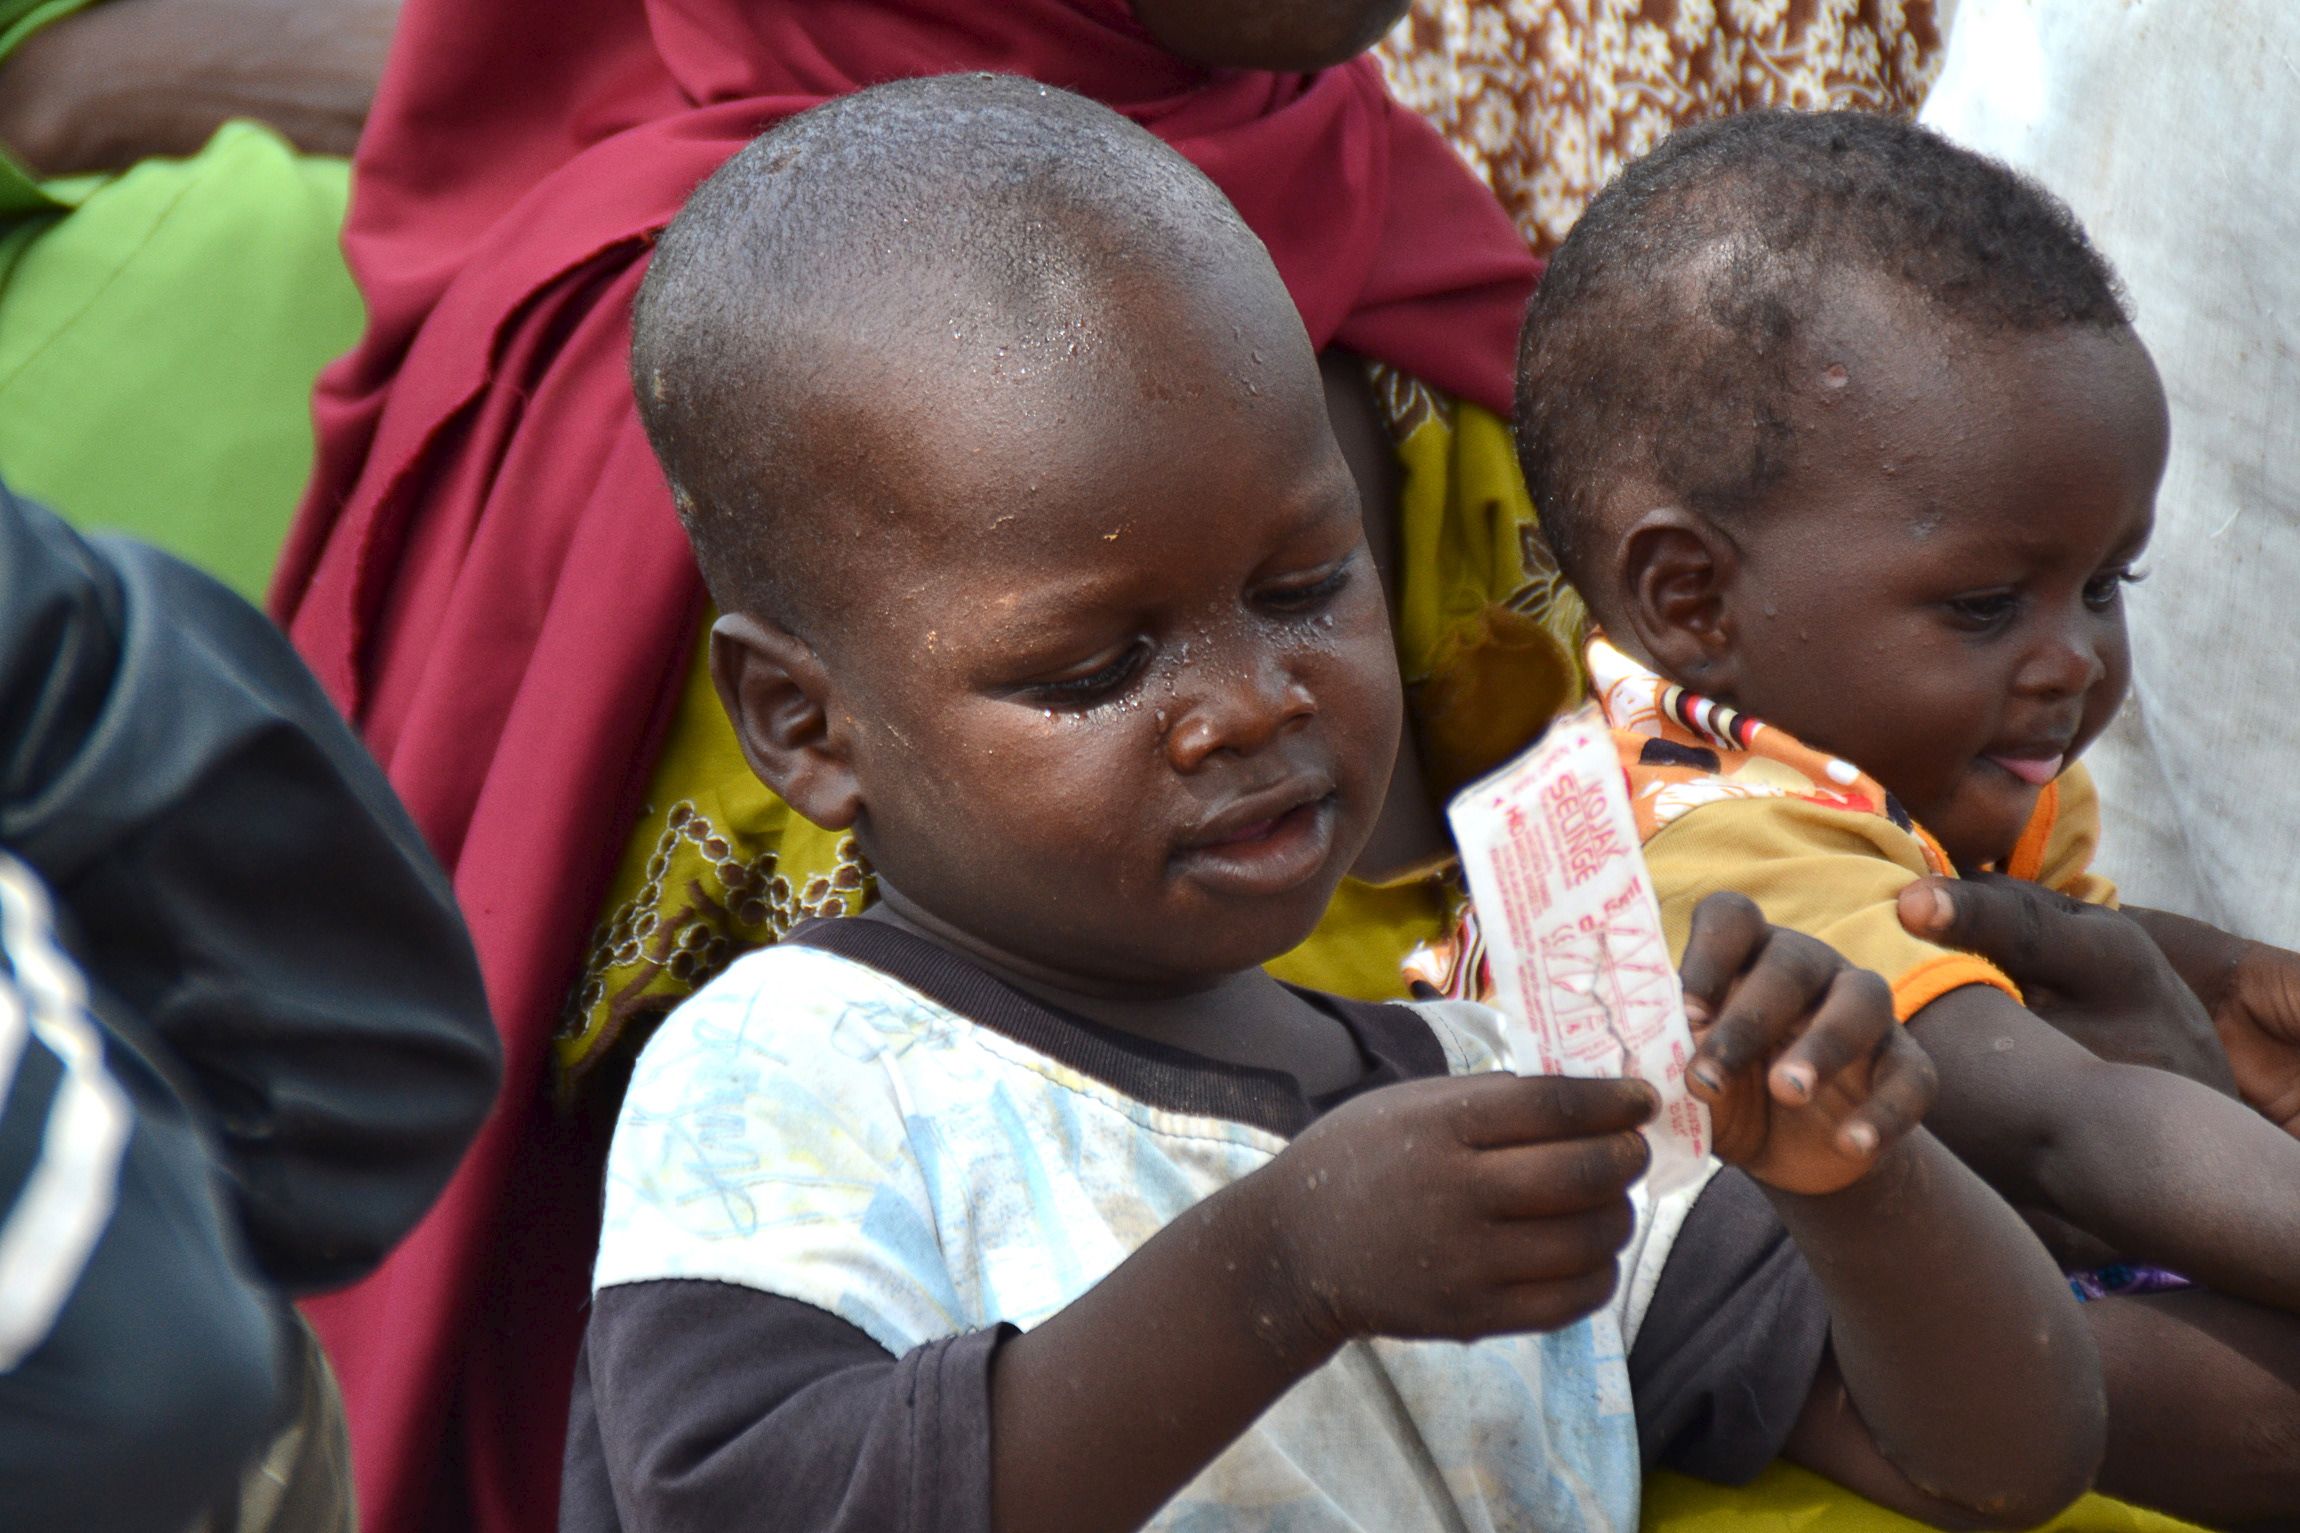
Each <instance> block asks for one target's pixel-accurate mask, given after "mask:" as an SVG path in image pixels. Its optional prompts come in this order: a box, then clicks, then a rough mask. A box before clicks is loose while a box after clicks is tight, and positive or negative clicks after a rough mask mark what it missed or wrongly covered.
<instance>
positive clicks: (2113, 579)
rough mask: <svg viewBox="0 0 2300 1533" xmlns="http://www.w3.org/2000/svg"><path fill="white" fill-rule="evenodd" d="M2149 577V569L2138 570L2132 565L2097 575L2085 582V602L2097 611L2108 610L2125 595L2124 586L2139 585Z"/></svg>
mask: <svg viewBox="0 0 2300 1533" xmlns="http://www.w3.org/2000/svg"><path fill="white" fill-rule="evenodd" d="M2147 578H2148V571H2146V570H2136V569H2134V568H2133V567H2132V566H2131V565H2129V564H2128V565H2125V566H2123V567H2122V568H2119V569H2113V570H2108V571H2105V572H2103V573H2101V574H2098V575H2095V576H2093V577H2092V579H2091V580H2090V581H2088V582H2086V584H2085V588H2084V604H2085V605H2086V606H2088V607H2090V608H2092V610H2093V611H2095V612H2106V611H2108V610H2109V609H2110V608H2111V607H2114V606H2115V605H2116V604H2117V603H2118V602H2119V601H2121V600H2122V599H2123V597H2124V588H2125V587H2126V586H2129V585H2138V584H2139V583H2140V582H2141V581H2143V580H2146V579H2147Z"/></svg>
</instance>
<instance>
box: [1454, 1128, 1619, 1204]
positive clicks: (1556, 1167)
mask: <svg viewBox="0 0 2300 1533" xmlns="http://www.w3.org/2000/svg"><path fill="white" fill-rule="evenodd" d="M1652 1153H1653V1152H1652V1150H1651V1148H1650V1147H1649V1146H1648V1145H1647V1144H1646V1142H1645V1136H1644V1135H1643V1134H1639V1133H1636V1132H1634V1131H1632V1132H1629V1133H1620V1134H1607V1135H1606V1136H1604V1137H1603V1138H1601V1139H1577V1140H1570V1141H1567V1142H1564V1143H1560V1144H1521V1145H1512V1146H1510V1147H1508V1148H1506V1149H1498V1150H1488V1151H1487V1152H1486V1153H1485V1154H1484V1155H1482V1156H1480V1157H1479V1160H1478V1165H1477V1173H1476V1174H1477V1181H1476V1183H1475V1186H1474V1189H1473V1192H1472V1198H1473V1201H1474V1206H1475V1207H1476V1208H1477V1210H1478V1211H1479V1212H1480V1213H1482V1214H1484V1215H1485V1216H1486V1217H1488V1218H1490V1219H1509V1220H1517V1219H1557V1218H1564V1217H1567V1216H1569V1215H1574V1214H1582V1213H1586V1212H1588V1211H1589V1210H1591V1209H1598V1208H1604V1207H1606V1206H1607V1205H1609V1204H1612V1203H1616V1202H1619V1201H1620V1200H1621V1199H1622V1198H1623V1197H1624V1196H1626V1195H1627V1194H1628V1192H1629V1188H1630V1185H1631V1184H1632V1183H1634V1182H1635V1181H1636V1180H1637V1179H1638V1178H1639V1177H1641V1176H1643V1175H1644V1174H1645V1167H1646V1163H1647V1162H1648V1161H1649V1160H1650V1159H1651V1158H1652Z"/></svg>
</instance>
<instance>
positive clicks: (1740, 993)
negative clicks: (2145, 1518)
mask: <svg viewBox="0 0 2300 1533" xmlns="http://www.w3.org/2000/svg"><path fill="white" fill-rule="evenodd" d="M1726 923H1732V924H1734V925H1737V926H1739V927H1741V928H1742V929H1744V930H1750V931H1754V932H1755V933H1756V938H1755V941H1756V943H1757V945H1758V946H1759V948H1760V950H1761V951H1763V952H1764V953H1765V954H1766V955H1767V956H1769V959H1770V962H1768V963H1767V964H1765V965H1764V967H1763V968H1762V969H1761V970H1760V969H1758V968H1756V967H1754V966H1752V968H1751V969H1750V971H1749V972H1747V973H1745V974H1740V975H1739V976H1738V977H1736V975H1735V973H1734V971H1732V970H1724V971H1720V970H1719V969H1717V968H1714V967H1712V966H1711V965H1710V964H1709V962H1708V961H1707V956H1706V955H1707V954H1709V953H1711V952H1714V951H1716V950H1717V949H1716V948H1715V947H1714V946H1713V945H1705V944H1704V941H1703V939H1704V938H1705V937H1707V938H1711V939H1714V938H1715V937H1717V936H1718V935H1719V928H1720V927H1721V926H1722V925H1724V924H1726ZM1685 982H1686V996H1687V1008H1688V1010H1689V1011H1692V1012H1693V1013H1695V1015H1696V1018H1697V1020H1698V1019H1704V1018H1707V1017H1714V1018H1715V1019H1716V1021H1715V1023H1714V1025H1713V1026H1710V1027H1708V1028H1707V1029H1706V1031H1705V1033H1704V1036H1703V1037H1702V1039H1701V1043H1700V1047H1699V1051H1698V1053H1697V1055H1696V1058H1695V1061H1694V1065H1693V1069H1692V1075H1693V1080H1694V1089H1695V1090H1696V1092H1698V1093H1699V1094H1700V1095H1702V1096H1703V1097H1705V1098H1706V1099H1708V1100H1709V1101H1710V1103H1711V1106H1712V1111H1713V1112H1714V1114H1715V1118H1716V1135H1717V1148H1718V1153H1719V1154H1720V1155H1721V1156H1722V1157H1724V1158H1725V1159H1727V1160H1729V1161H1732V1162H1734V1163H1735V1164H1738V1165H1740V1166H1741V1167H1742V1168H1743V1169H1744V1170H1746V1171H1747V1172H1748V1173H1749V1175H1750V1176H1751V1178H1752V1179H1753V1180H1755V1181H1756V1182H1757V1184H1758V1185H1759V1186H1760V1187H1762V1188H1763V1189H1764V1191H1765V1193H1766V1196H1767V1197H1768V1198H1769V1199H1770V1201H1771V1202H1772V1204H1773V1206H1774V1208H1775V1210H1776V1212H1777V1213H1778V1214H1779V1216H1780V1218H1781V1221H1782V1223H1783V1224H1784V1225H1785V1226H1786V1227H1787V1229H1788V1231H1789V1233H1790V1236H1791V1237H1792V1238H1793V1239H1794V1240H1795V1241H1796V1242H1797V1245H1798V1247H1799V1248H1800V1249H1801V1250H1802V1251H1803V1253H1804V1254H1805V1257H1806V1259H1807V1261H1808V1262H1809V1263H1810V1265H1811V1267H1812V1269H1813V1271H1814V1273H1815V1274H1816V1276H1817V1277H1818V1278H1819V1280H1820V1284H1821V1288H1822V1291H1823V1293H1824V1295H1825V1297H1826V1299H1827V1302H1828V1308H1829V1356H1828V1360H1827V1361H1826V1363H1825V1364H1824V1367H1823V1369H1822V1373H1821V1376H1820V1378H1819V1379H1818V1380H1817V1381H1816V1382H1815V1385H1814V1388H1813V1392H1812V1394H1811V1396H1810V1398H1809V1399H1808V1401H1807V1404H1806V1408H1805V1410H1804V1412H1803V1414H1802V1416H1801V1417H1800V1419H1799V1421H1798V1424H1797V1427H1796V1429H1795V1431H1794V1433H1793V1434H1792V1436H1791V1438H1790V1440H1789V1444H1788V1448H1787V1453H1788V1456H1789V1457H1791V1458H1792V1459H1794V1460H1796V1461H1797V1462H1799V1463H1802V1464H1804V1465H1805V1466H1806V1467H1808V1468H1811V1469H1814V1470H1816V1471H1818V1472H1820V1473H1822V1474H1825V1475H1828V1476H1829V1477H1830V1478H1832V1479H1835V1480H1837V1481H1838V1482H1839V1483H1841V1484H1844V1485H1847V1486H1850V1487H1852V1488H1854V1489H1856V1490H1859V1491H1860V1492H1862V1493H1863V1494H1864V1495H1867V1496H1869V1497H1870V1498H1872V1499H1874V1500H1876V1501H1879V1502H1882V1503H1884V1504H1885V1505H1888V1506H1891V1507H1893V1508H1895V1509H1896V1510H1899V1511H1902V1512H1905V1513H1907V1514H1909V1515H1911V1516H1915V1517H1920V1518H1923V1519H1925V1520H1926V1521H1929V1522H1933V1523H1935V1524H1938V1525H1941V1526H1971V1525H1975V1524H1976V1523H1977V1524H1979V1525H1987V1526H2007V1527H2027V1526H2031V1525H2033V1524H2035V1523H2039V1522H2043V1521H2045V1520H2046V1519H2048V1518H2049V1517H2051V1516H2052V1515H2053V1514H2054V1513H2055V1512H2056V1511H2058V1510H2059V1509H2060V1508H2061V1507H2062V1506H2063V1505H2065V1504H2066V1503H2067V1502H2069V1501H2070V1500H2072V1499H2074V1498H2075V1497H2076V1496H2077V1495H2078V1494H2079V1493H2080V1492H2081V1491H2082V1490H2083V1489H2084V1487H2085V1486H2086V1484H2087V1483H2088V1482H2089V1480H2090V1478H2091V1475H2092V1471H2093V1469H2094V1467H2095V1466H2096V1465H2097V1464H2098V1463H2099V1460H2100V1452H2101V1441H2102V1433H2103V1430H2104V1427H2103V1405H2102V1395H2101V1385H2100V1373H2099V1362H2098V1357H2097V1354H2096V1352H2095V1350H2094V1348H2093V1345H2092V1341H2091V1338H2090V1336H2089V1335H2088V1334H2087V1332H2086V1330H2085V1327H2084V1323H2083V1320H2082V1318H2081V1316H2080V1315H2079V1313H2078V1311H2077V1306H2076V1304H2075V1303H2074V1301H2073V1300H2072V1298H2071V1296H2070V1294H2069V1292H2068V1288H2067V1285H2066V1284H2065V1283H2063V1282H2062V1280H2061V1276H2060V1273H2059V1272H2058V1271H2057V1270H2056V1269H2055V1268H2054V1266H2053V1264H2052V1262H2051V1260H2050V1259H2049V1258H2048V1257H2047V1256H2046V1255H2045V1253H2044V1251H2043V1249H2042V1248H2041V1247H2040V1246H2039V1245H2038V1244H2037V1242H2036V1240H2035V1238H2034V1237H2033V1236H2032V1235H2031V1234H2030V1233H2029V1231H2028V1229H2027V1228H2026V1226H2025V1225H2023V1224H2022V1222H2021V1220H2020V1218H2019V1216H2018V1215H2016V1214H2015V1213H2014V1212H2013V1211H2012V1210H2011V1209H2010V1208H2009V1207H2007V1206H2006V1205H2005V1203H2004V1201H2003V1200H2002V1199H2001V1198H1999V1197H1997V1196H1996V1195H1995V1194H1994V1193H1992V1192H1991V1191H1990V1190H1989V1189H1988V1188H1987V1187H1986V1186H1985V1185H1983V1184H1982V1183H1981V1181H1980V1180H1979V1179H1978V1178H1977V1177H1975V1176H1974V1175H1973V1174H1972V1173H1971V1172H1970V1171H1968V1170H1967V1169H1966V1168H1965V1167H1964V1166H1963V1165H1962V1164H1960V1163H1959V1162H1958V1160H1957V1159H1956V1157H1955V1156H1953V1155H1951V1154H1949V1153H1948V1151H1947V1150H1946V1149H1944V1148H1943V1147H1942V1145H1941V1144H1940V1143H1939V1142H1938V1141H1937V1140H1935V1139H1934V1138H1933V1137H1932V1136H1931V1135H1930V1134H1927V1133H1925V1132H1924V1131H1923V1130H1913V1131H1912V1130H1910V1129H1909V1128H1908V1125H1909V1124H1911V1123H1913V1122H1914V1120H1915V1118H1916V1116H1917V1115H1918V1114H1919V1113H1921V1112H1922V1111H1923V1109H1924V1104H1925V1101H1926V1100H1927V1097H1928V1095H1929V1091H1930V1087H1931V1083H1932V1081H1931V1072H1930V1069H1929V1068H1928V1067H1927V1066H1926V1064H1925V1062H1924V1060H1923V1055H1922V1052H1921V1051H1920V1050H1918V1049H1917V1048H1916V1047H1915V1045H1914V1044H1912V1043H1911V1042H1910V1040H1909V1039H1908V1037H1907V1036H1906V1034H1905V1033H1904V1032H1903V1031H1902V1029H1900V1028H1899V1027H1897V1026H1896V1025H1895V1024H1894V1022H1893V1019H1892V1009H1891V999H1890V996H1889V995H1888V994H1887V992H1886V988H1885V985H1884V982H1883V981H1882V980H1881V979H1879V978H1878V977H1877V976H1876V975H1874V974H1870V973H1867V972H1866V971H1862V970H1856V969H1852V968H1849V967H1847V966H1846V965H1845V963H1844V961H1843V960H1842V959H1841V958H1839V957H1838V956H1837V955H1836V954H1835V953H1834V952H1833V951H1831V950H1830V949H1829V948H1827V947H1826V946H1825V945H1823V944H1821V943H1819V942H1816V941H1814V940H1813V939H1811V938H1809V937H1803V936H1800V935H1799V934H1797V933H1794V932H1787V931H1780V930H1768V929H1767V928H1765V927H1764V924H1763V921H1762V918H1761V917H1760V916H1759V915H1758V914H1757V912H1756V908H1755V906H1754V905H1752V904H1750V903H1749V902H1748V901H1746V900H1741V899H1738V898H1733V897H1717V898H1713V899H1711V900H1709V901H1706V902H1704V904H1703V905H1702V906H1701V907H1700V908H1699V909H1698V910H1697V911H1696V912H1695V916H1694V924H1693V935H1692V940H1691V941H1689V943H1688V945H1687V950H1686V964H1685ZM1808 1010H1810V1012H1811V1015H1810V1020H1809V1022H1808V1021H1807V1019H1806V1018H1805V1015H1804V1013H1806V1012H1807V1011H1808ZM1762 1017H1770V1018H1771V1019H1772V1020H1771V1021H1770V1022H1769V1023H1766V1024H1763V1025H1760V1023H1759V1022H1758V1019H1759V1018H1762ZM1784 1045H1785V1046H1784ZM1911 1082H1914V1083H1915V1085H1914V1088H1913V1090H1912V1086H1911V1084H1910V1083H1911ZM1864 1146H1866V1147H1864ZM1872 1156H1873V1157H1874V1158H1873V1160H1872V1159H1871V1157H1872ZM1696 1254H1697V1253H1696ZM2016 1395H2017V1398H2016Z"/></svg>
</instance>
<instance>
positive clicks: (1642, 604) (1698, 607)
mask: <svg viewBox="0 0 2300 1533" xmlns="http://www.w3.org/2000/svg"><path fill="white" fill-rule="evenodd" d="M1617 546H1618V548H1619V554H1618V556H1617V557H1618V559H1619V565H1618V568H1617V569H1616V571H1615V578H1616V581H1617V585H1616V587H1615V588H1616V589H1617V590H1619V591H1621V592H1622V593H1623V595H1624V597H1625V601H1624V606H1625V608H1626V611H1625V612H1624V613H1623V616H1624V617H1626V618H1627V619H1628V623H1629V627H1630V628H1631V630H1632V631H1633V632H1634V635H1635V638H1636V641H1637V644H1638V647H1640V648H1641V649H1643V650H1644V652H1645V653H1646V654H1647V655H1648V656H1650V657H1651V658H1652V659H1653V661H1654V662H1655V663H1656V664H1657V665H1659V666H1660V668H1661V669H1662V670H1663V671H1665V672H1667V673H1668V674H1669V675H1671V676H1672V677H1673V678H1675V679H1676V680H1679V681H1682V682H1685V683H1687V684H1688V685H1690V686H1693V687H1696V688H1698V689H1700V690H1702V691H1711V690H1715V689H1717V688H1718V687H1720V686H1721V685H1722V684H1723V678H1724V675H1725V672H1726V670H1727V668H1728V666H1729V663H1730V660H1731V656H1732V649H1733V624H1732V602H1731V600H1730V597H1731V595H1732V588H1733V581H1734V578H1735V577H1736V576H1737V575H1738V574H1739V572H1740V555H1739V551H1738V550H1736V549H1735V548H1734V546H1733V540H1732V539H1731V538H1729V537H1727V536H1726V535H1725V534H1724V533H1723V532H1722V531H1721V530H1720V529H1719V528H1718V527H1717V525H1716V523H1714V522H1712V521H1710V520H1709V519H1708V518H1707V517H1705V516H1702V515H1699V514H1698V513H1696V512H1693V511H1688V510H1686V509H1685V508H1683V507H1681V506H1674V505H1659V506H1655V507H1654V508H1653V509H1652V510H1649V511H1646V512H1644V513H1643V514H1641V515H1639V516H1638V517H1637V518H1636V519H1635V520H1634V521H1632V522H1631V523H1630V524H1629V527H1628V529H1627V530H1626V531H1625V532H1624V533H1623V534H1622V536H1621V540H1620V542H1619V544H1618V545H1617Z"/></svg>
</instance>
